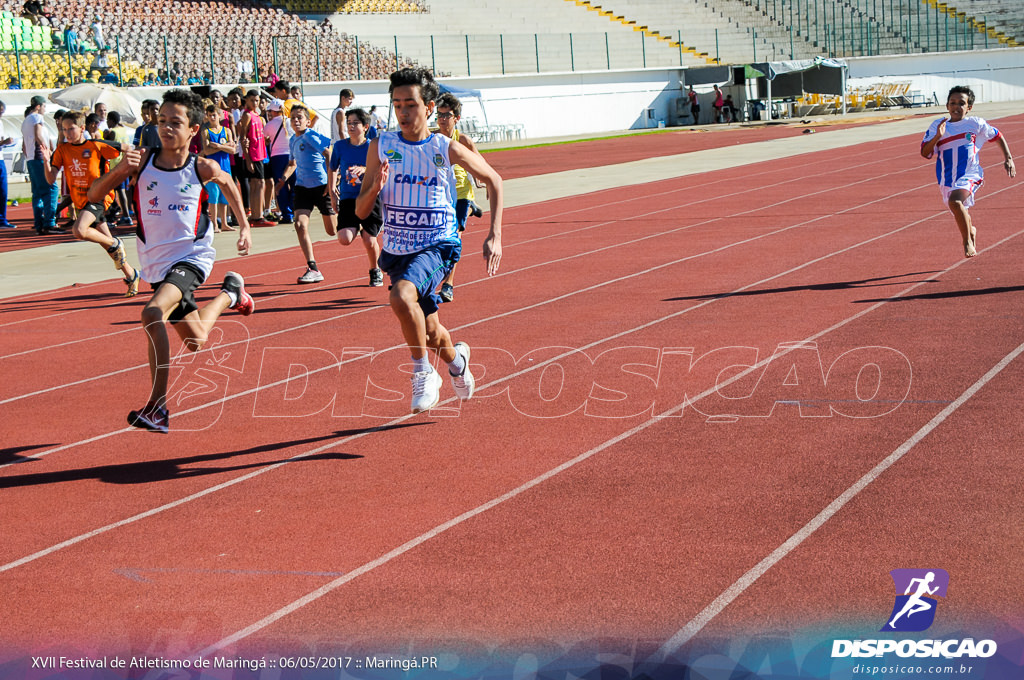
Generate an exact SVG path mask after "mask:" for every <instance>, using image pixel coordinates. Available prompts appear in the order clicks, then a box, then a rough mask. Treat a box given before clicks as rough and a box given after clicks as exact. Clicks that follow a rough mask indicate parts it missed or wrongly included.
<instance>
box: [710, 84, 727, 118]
mask: <svg viewBox="0 0 1024 680" xmlns="http://www.w3.org/2000/svg"><path fill="white" fill-rule="evenodd" d="M723 106H725V100H724V99H723V97H722V89H721V88H720V87H718V85H715V101H714V102H713V103H712V104H711V108H713V109H714V110H715V122H716V123H721V122H722V107H723Z"/></svg>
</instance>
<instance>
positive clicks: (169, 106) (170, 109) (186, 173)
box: [89, 90, 255, 432]
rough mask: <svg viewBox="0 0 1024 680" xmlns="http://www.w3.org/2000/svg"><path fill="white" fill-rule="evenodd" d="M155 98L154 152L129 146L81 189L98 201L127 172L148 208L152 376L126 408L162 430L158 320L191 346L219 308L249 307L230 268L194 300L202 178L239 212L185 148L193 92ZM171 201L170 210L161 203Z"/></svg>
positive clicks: (162, 329) (164, 366)
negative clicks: (142, 397)
mask: <svg viewBox="0 0 1024 680" xmlns="http://www.w3.org/2000/svg"><path fill="white" fill-rule="evenodd" d="M163 99H164V101H163V105H162V106H161V107H160V108H159V113H158V117H159V118H158V119H159V122H160V142H161V146H160V148H159V151H142V150H133V151H130V152H129V153H128V155H127V156H126V158H125V161H124V162H123V163H121V164H120V165H118V166H117V169H116V170H115V171H114V172H111V173H109V174H108V175H105V176H104V177H103V178H102V179H101V180H100V181H99V182H96V183H95V184H94V185H93V187H92V189H90V190H89V199H90V200H102V197H103V196H104V195H105V194H106V193H108V192H109V191H110V190H111V189H113V188H114V187H115V186H117V185H118V184H120V183H121V182H123V181H124V180H126V179H129V178H134V179H135V186H136V188H137V191H138V202H139V205H140V206H147V207H148V208H149V209H148V210H146V211H144V212H145V214H143V211H142V210H141V209H140V214H139V221H140V223H141V224H140V236H139V239H138V249H139V263H140V266H141V267H142V274H143V277H144V278H145V279H146V281H148V282H149V283H150V284H151V285H152V286H153V288H154V289H155V292H154V293H153V297H151V298H150V300H149V302H148V303H147V304H146V307H145V308H144V309H143V310H142V327H143V329H144V330H145V332H146V336H147V342H148V348H149V368H150V374H151V375H152V379H153V383H152V389H151V391H150V397H149V401H147V402H146V405H145V406H144V407H143V408H141V409H139V410H138V411H131V412H130V413H129V414H128V423H129V424H130V425H132V426H133V427H138V428H141V429H145V430H150V431H153V432H167V431H168V429H169V426H170V422H169V421H170V413H169V412H168V409H167V405H166V401H167V383H168V376H169V373H170V363H171V352H170V342H169V339H168V337H167V327H166V324H165V322H167V321H170V323H171V326H172V327H173V328H174V330H175V331H176V332H177V333H178V336H179V337H180V338H181V340H182V343H183V344H184V346H185V348H186V349H188V350H189V351H193V352H195V351H198V350H199V349H200V348H201V347H202V346H203V344H204V343H205V342H206V340H207V338H208V337H209V333H210V330H211V329H212V328H213V325H214V323H215V322H216V320H217V319H218V318H219V317H220V315H221V314H222V313H223V312H224V311H225V310H226V309H235V310H238V312H239V313H241V314H242V315H243V316H248V315H249V314H251V313H252V312H253V309H254V308H255V304H254V303H253V300H252V297H251V296H250V295H249V294H248V293H247V292H246V291H245V282H244V281H243V280H242V277H241V276H239V275H238V274H235V273H234V272H228V273H227V274H226V275H225V276H224V282H223V283H222V284H221V290H220V292H219V293H218V294H217V296H216V297H214V298H213V299H212V300H210V301H209V302H208V303H206V305H205V306H203V307H202V308H200V307H199V305H198V304H197V303H196V300H195V296H194V292H195V290H196V289H197V288H198V287H199V286H200V285H201V284H202V283H203V282H204V281H205V280H206V278H207V277H208V276H209V275H210V272H211V270H212V269H213V263H214V259H215V257H216V251H215V250H214V249H213V231H212V230H211V229H210V225H209V220H208V219H207V215H206V211H205V206H204V205H203V194H204V190H203V185H204V184H208V183H215V184H216V185H217V186H218V187H219V188H220V189H221V190H222V191H224V192H225V194H226V195H227V197H228V201H229V203H230V204H231V206H232V208H234V209H235V211H236V212H237V213H238V214H243V213H242V212H241V210H242V201H241V198H240V197H239V195H238V190H237V189H236V188H235V183H234V182H233V181H232V180H231V177H230V176H229V175H227V174H226V173H224V172H223V171H222V170H221V169H220V166H218V165H217V164H216V163H214V162H213V161H210V160H208V159H205V158H199V157H197V156H195V155H193V154H190V153H189V152H188V145H189V141H190V140H191V138H192V137H193V135H195V133H196V132H197V131H198V128H199V124H200V123H201V122H202V120H203V108H202V99H200V97H199V95H198V94H196V93H194V92H190V91H188V90H171V91H169V92H167V93H165V94H164V97H163ZM172 204H173V205H177V206H178V209H177V210H173V211H172V210H168V206H170V205H172ZM242 220H243V223H242V228H241V231H240V232H239V235H238V252H239V254H241V255H245V254H248V252H249V248H250V245H251V243H250V238H249V225H248V224H247V223H246V222H245V220H244V217H243V218H242Z"/></svg>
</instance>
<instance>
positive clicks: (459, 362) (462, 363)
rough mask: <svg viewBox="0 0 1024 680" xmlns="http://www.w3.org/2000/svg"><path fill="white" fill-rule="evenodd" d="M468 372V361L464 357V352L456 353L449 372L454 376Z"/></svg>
mask: <svg viewBox="0 0 1024 680" xmlns="http://www.w3.org/2000/svg"><path fill="white" fill-rule="evenodd" d="M465 370H466V359H465V357H463V356H462V352H456V353H455V359H454V360H452V362H451V363H450V364H448V372H449V373H451V374H452V375H462V372H463V371H465Z"/></svg>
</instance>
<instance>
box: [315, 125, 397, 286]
mask: <svg viewBox="0 0 1024 680" xmlns="http://www.w3.org/2000/svg"><path fill="white" fill-rule="evenodd" d="M345 124H346V127H347V128H348V136H347V137H346V138H345V139H339V140H338V141H337V142H335V143H334V146H333V147H332V148H331V169H330V172H329V173H328V179H327V184H328V186H330V188H331V205H332V207H333V208H334V210H335V212H337V213H338V243H340V244H341V245H343V246H347V245H350V244H351V243H352V242H353V241H355V240H356V237H358V236H360V233H361V234H362V241H363V247H364V248H365V249H366V256H367V258H368V259H369V261H370V284H369V285H370V287H372V288H376V287H378V286H383V285H384V273H383V272H382V271H381V270H380V269H379V268H378V267H377V258H379V257H380V243H379V242H378V241H377V234H379V233H380V227H381V223H382V219H383V218H382V216H381V207H380V201H379V200H378V201H377V202H376V203H374V206H373V209H372V210H371V211H370V214H369V215H368V216H367V217H366V219H362V220H361V219H359V218H358V217H356V198H358V197H359V190H360V189H361V188H362V186H363V173H364V172H366V152H367V151H368V150H369V148H370V140H368V139H367V138H366V130H367V128H368V127H369V125H370V116H369V114H367V113H366V112H365V111H363V110H362V109H352V110H350V111H349V112H348V113H346V114H345Z"/></svg>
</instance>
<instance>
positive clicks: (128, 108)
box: [50, 83, 142, 124]
mask: <svg viewBox="0 0 1024 680" xmlns="http://www.w3.org/2000/svg"><path fill="white" fill-rule="evenodd" d="M50 101H51V102H53V103H54V104H60V105H61V106H63V107H66V108H69V109H75V110H81V109H89V110H90V111H92V109H93V107H94V106H95V105H96V104H106V105H107V110H108V111H117V112H118V113H120V114H121V122H123V123H125V124H132V123H136V122H138V121H141V120H142V102H140V101H139V100H138V99H136V98H135V97H134V96H133V95H132V94H131V93H129V92H128V90H126V89H124V88H123V87H117V86H116V85H108V84H106V83H79V84H77V85H72V86H71V87H66V88H64V89H63V90H57V91H56V92H54V93H53V94H51V95H50Z"/></svg>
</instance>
